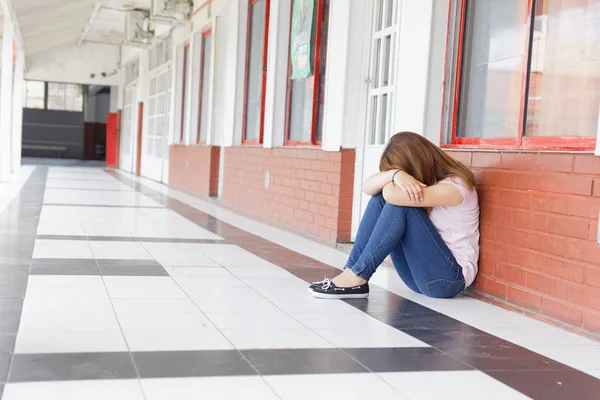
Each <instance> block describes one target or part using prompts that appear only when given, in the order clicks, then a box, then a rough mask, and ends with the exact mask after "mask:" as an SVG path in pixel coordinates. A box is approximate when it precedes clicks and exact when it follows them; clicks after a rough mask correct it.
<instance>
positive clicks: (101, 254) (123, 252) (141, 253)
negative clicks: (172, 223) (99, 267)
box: [90, 241, 152, 260]
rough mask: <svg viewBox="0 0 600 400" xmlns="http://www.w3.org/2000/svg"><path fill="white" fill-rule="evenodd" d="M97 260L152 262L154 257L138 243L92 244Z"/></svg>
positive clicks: (98, 242) (96, 242)
mask: <svg viewBox="0 0 600 400" xmlns="http://www.w3.org/2000/svg"><path fill="white" fill-rule="evenodd" d="M90 247H91V248H92V253H93V254H94V257H95V258H97V259H109V260H152V256H151V255H150V254H149V253H148V252H147V251H146V250H145V249H144V248H143V247H142V246H141V245H140V244H139V243H137V242H100V241H92V242H90Z"/></svg>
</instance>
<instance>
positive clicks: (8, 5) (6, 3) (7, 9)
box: [0, 0, 25, 50]
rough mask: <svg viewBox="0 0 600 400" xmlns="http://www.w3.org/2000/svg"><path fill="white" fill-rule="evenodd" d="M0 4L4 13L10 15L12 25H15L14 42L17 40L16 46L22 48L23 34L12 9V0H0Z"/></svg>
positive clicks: (23, 43)
mask: <svg viewBox="0 0 600 400" xmlns="http://www.w3.org/2000/svg"><path fill="white" fill-rule="evenodd" d="M0 6H2V11H3V12H4V15H8V16H9V17H10V19H11V21H12V23H13V26H14V27H15V42H17V48H19V49H21V50H24V49H25V42H24V41H23V35H21V29H20V28H19V21H18V20H17V15H16V14H15V10H14V9H13V5H12V0H0Z"/></svg>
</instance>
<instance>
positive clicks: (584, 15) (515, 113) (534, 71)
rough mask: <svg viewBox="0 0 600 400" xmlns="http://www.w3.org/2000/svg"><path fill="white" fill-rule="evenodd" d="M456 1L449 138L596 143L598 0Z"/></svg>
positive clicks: (517, 143)
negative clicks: (454, 61) (450, 131)
mask: <svg viewBox="0 0 600 400" xmlns="http://www.w3.org/2000/svg"><path fill="white" fill-rule="evenodd" d="M455 4H456V5H457V9H456V15H458V18H457V20H460V24H459V25H460V26H461V31H462V32H461V34H459V35H458V38H457V42H458V45H457V51H456V52H455V53H456V54H455V60H456V62H457V63H456V66H455V67H453V68H455V70H456V78H455V87H454V88H453V89H454V93H455V94H457V95H458V96H454V97H455V101H454V102H453V103H454V105H453V110H452V111H453V112H452V113H451V114H452V118H453V123H452V126H453V132H452V133H453V135H452V143H453V144H458V145H489V146H500V147H522V148H558V149H592V148H593V146H594V143H595V140H596V139H595V136H596V134H597V129H598V121H599V118H598V117H599V110H600V77H599V76H598V72H597V71H598V65H600V30H599V29H598V23H597V21H598V20H599V19H600V1H576V0H564V1H551V0H503V1H495V0H477V1H475V0H456V1H455ZM450 98H451V97H446V101H448V99H450Z"/></svg>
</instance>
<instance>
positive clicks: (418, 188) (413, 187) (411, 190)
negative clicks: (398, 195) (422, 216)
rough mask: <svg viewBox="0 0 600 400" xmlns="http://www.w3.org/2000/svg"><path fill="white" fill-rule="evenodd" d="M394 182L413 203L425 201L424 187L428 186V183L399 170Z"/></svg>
mask: <svg viewBox="0 0 600 400" xmlns="http://www.w3.org/2000/svg"><path fill="white" fill-rule="evenodd" d="M392 183H393V184H394V186H396V187H397V188H399V189H400V190H402V191H403V192H404V194H405V195H406V197H407V198H408V199H409V200H410V201H412V202H413V203H415V204H419V203H420V202H422V201H423V188H425V187H427V185H426V184H424V183H422V182H419V181H418V180H416V179H415V178H413V177H412V176H411V175H409V174H407V173H406V172H404V171H399V172H398V173H397V174H396V175H395V176H394V180H393V181H392Z"/></svg>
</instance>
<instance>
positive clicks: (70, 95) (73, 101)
mask: <svg viewBox="0 0 600 400" xmlns="http://www.w3.org/2000/svg"><path fill="white" fill-rule="evenodd" d="M65 110H66V111H83V86H81V85H73V84H68V85H67V86H66V98H65Z"/></svg>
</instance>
